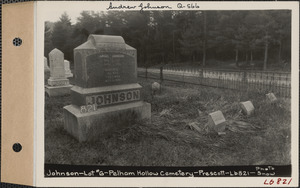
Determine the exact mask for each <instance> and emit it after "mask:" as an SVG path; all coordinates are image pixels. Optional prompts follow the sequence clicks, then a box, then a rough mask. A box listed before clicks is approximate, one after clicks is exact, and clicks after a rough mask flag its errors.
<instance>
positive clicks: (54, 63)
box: [49, 48, 66, 79]
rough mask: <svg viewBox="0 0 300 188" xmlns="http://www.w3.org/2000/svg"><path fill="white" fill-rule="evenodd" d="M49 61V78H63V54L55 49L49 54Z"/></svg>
mask: <svg viewBox="0 0 300 188" xmlns="http://www.w3.org/2000/svg"><path fill="white" fill-rule="evenodd" d="M49 60H50V72H51V77H52V78H53V79H55V78H65V77H66V75H65V65H64V54H63V53H62V52H61V51H60V50H58V49H56V48H55V49H53V50H52V51H51V52H50V53H49Z"/></svg>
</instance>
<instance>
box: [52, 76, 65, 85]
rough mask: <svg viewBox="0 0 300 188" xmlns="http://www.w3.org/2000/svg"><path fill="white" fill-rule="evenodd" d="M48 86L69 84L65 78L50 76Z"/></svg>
mask: <svg viewBox="0 0 300 188" xmlns="http://www.w3.org/2000/svg"><path fill="white" fill-rule="evenodd" d="M48 85H49V86H66V85H69V80H68V79H67V78H56V79H54V78H52V77H50V78H49V79H48Z"/></svg>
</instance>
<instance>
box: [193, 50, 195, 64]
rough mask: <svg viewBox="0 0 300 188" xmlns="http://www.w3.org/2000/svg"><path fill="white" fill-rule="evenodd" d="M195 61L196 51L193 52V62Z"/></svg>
mask: <svg viewBox="0 0 300 188" xmlns="http://www.w3.org/2000/svg"><path fill="white" fill-rule="evenodd" d="M194 62H195V52H193V63H194Z"/></svg>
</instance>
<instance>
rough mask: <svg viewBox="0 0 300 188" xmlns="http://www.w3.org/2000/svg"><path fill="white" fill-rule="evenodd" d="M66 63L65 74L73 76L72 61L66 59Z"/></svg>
mask: <svg viewBox="0 0 300 188" xmlns="http://www.w3.org/2000/svg"><path fill="white" fill-rule="evenodd" d="M64 63H65V75H66V77H67V78H69V77H73V74H72V72H71V70H70V61H68V60H64Z"/></svg>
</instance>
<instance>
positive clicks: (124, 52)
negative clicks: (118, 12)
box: [74, 35, 137, 88]
mask: <svg viewBox="0 0 300 188" xmlns="http://www.w3.org/2000/svg"><path fill="white" fill-rule="evenodd" d="M74 54H75V55H74V62H75V71H74V72H75V83H76V85H77V86H80V87H85V88H91V87H101V86H110V85H121V84H130V83H136V82H137V71H136V70H137V65H136V49H134V48H132V47H130V46H128V45H127V44H126V43H125V42H124V39H123V38H122V37H120V36H107V35H90V37H89V38H88V41H87V42H86V43H84V44H82V45H80V46H79V47H77V48H75V49H74Z"/></svg>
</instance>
